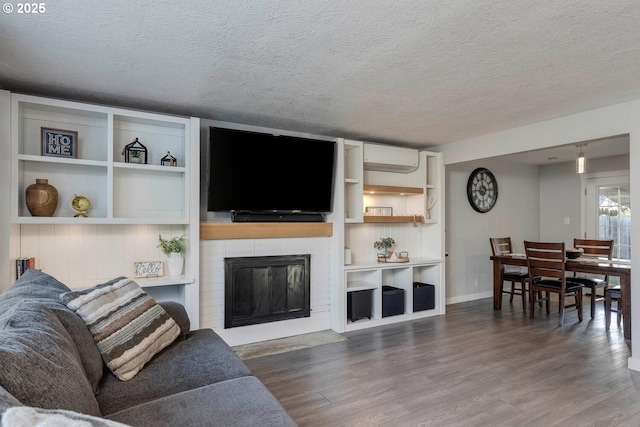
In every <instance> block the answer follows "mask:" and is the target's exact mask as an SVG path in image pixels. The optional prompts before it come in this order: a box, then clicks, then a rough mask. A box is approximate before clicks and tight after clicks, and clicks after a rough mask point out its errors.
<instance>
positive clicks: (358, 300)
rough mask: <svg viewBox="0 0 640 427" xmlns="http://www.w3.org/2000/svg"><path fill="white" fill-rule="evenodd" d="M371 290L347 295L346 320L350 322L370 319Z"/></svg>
mask: <svg viewBox="0 0 640 427" xmlns="http://www.w3.org/2000/svg"><path fill="white" fill-rule="evenodd" d="M372 299H373V290H372V289H366V290H364V291H353V292H348V293H347V318H348V319H349V320H351V321H352V322H355V321H356V320H361V319H371V301H372Z"/></svg>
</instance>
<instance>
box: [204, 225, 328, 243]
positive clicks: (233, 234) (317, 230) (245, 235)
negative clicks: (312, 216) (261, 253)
mask: <svg viewBox="0 0 640 427" xmlns="http://www.w3.org/2000/svg"><path fill="white" fill-rule="evenodd" d="M332 235H333V224H332V223H330V222H201V223H200V239H202V240H216V239H217V240H222V239H265V238H287V237H331V236H332Z"/></svg>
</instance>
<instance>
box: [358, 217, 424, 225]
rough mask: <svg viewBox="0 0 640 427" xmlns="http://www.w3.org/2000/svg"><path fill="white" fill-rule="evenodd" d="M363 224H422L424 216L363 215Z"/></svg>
mask: <svg viewBox="0 0 640 427" xmlns="http://www.w3.org/2000/svg"><path fill="white" fill-rule="evenodd" d="M364 222H367V223H374V222H395V223H409V224H410V223H413V222H415V223H424V216H422V215H394V216H382V215H368V216H367V215H365V216H364Z"/></svg>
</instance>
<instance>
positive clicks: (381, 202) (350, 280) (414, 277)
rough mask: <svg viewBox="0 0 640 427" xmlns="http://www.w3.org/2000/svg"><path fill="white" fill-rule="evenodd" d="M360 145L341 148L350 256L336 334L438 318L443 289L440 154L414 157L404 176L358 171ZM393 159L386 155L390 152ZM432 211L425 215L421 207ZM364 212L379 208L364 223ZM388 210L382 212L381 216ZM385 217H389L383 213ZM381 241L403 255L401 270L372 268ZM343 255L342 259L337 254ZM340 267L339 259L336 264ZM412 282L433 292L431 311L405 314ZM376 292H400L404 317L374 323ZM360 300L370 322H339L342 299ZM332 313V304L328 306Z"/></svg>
mask: <svg viewBox="0 0 640 427" xmlns="http://www.w3.org/2000/svg"><path fill="white" fill-rule="evenodd" d="M366 144H368V143H366V142H362V141H351V140H343V141H342V145H341V147H342V156H343V158H342V159H341V164H342V169H341V170H339V171H338V175H339V176H340V177H341V182H343V184H342V185H343V188H342V189H340V190H341V192H342V196H343V197H344V228H343V230H341V231H342V239H341V243H343V245H344V246H345V248H349V249H350V250H351V261H352V263H351V264H347V263H346V260H345V262H344V263H343V266H342V268H341V272H340V274H339V279H338V280H339V283H338V291H337V293H336V294H337V300H339V301H340V304H339V306H340V311H339V312H338V313H334V317H333V322H332V325H333V327H334V328H335V329H336V330H338V331H339V332H343V331H350V330H356V329H362V328H369V327H374V326H379V325H384V324H388V323H395V322H401V321H406V320H410V319H417V318H422V317H429V316H434V315H439V314H444V312H445V281H444V272H445V271H444V258H445V254H444V200H443V199H444V197H443V195H444V191H443V185H444V167H443V162H442V155H441V154H440V153H434V152H428V151H419V152H417V150H416V152H417V156H418V159H419V163H418V167H417V169H415V170H414V171H411V172H406V173H404V172H395V171H381V170H375V168H372V169H370V170H365V167H364V162H363V152H364V148H365V145H366ZM392 151H393V150H392ZM430 198H431V199H432V200H433V202H435V203H434V204H433V206H430V208H431V209H429V210H427V206H428V204H429V203H428V201H429V199H430ZM371 208H385V211H384V212H383V214H379V213H380V211H379V210H378V211H377V212H376V215H371V214H370V213H371V212H372V211H373V210H372V209H371ZM389 208H390V209H389ZM389 210H390V211H391V212H390V214H388V213H389V212H386V211H389ZM382 237H392V238H393V239H394V240H395V241H396V246H395V247H394V250H395V251H407V252H408V253H409V259H410V260H409V262H377V252H378V251H377V250H376V249H375V248H374V247H373V243H374V242H375V241H376V240H378V239H379V238H382ZM342 255H344V252H343V253H342ZM341 259H344V256H343V258H341ZM414 282H420V283H427V284H431V285H433V286H434V288H435V301H434V302H435V306H434V308H433V309H428V310H420V311H415V312H414V311H413V288H414ZM383 286H393V287H396V288H400V289H403V290H404V307H405V309H404V313H401V314H398V315H393V316H387V317H383V316H382V306H383ZM359 291H370V292H366V295H370V298H371V316H370V317H369V318H367V319H362V320H357V321H355V322H352V321H351V320H350V319H348V317H347V300H348V295H349V293H352V292H359ZM336 305H338V304H336Z"/></svg>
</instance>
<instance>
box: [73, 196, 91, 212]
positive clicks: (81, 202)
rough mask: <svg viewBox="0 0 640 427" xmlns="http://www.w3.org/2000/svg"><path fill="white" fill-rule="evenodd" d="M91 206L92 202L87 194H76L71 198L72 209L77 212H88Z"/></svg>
mask: <svg viewBox="0 0 640 427" xmlns="http://www.w3.org/2000/svg"><path fill="white" fill-rule="evenodd" d="M90 207H91V202H90V201H89V199H87V198H86V197H85V196H75V197H74V198H73V200H71V209H73V210H74V211H76V212H86V211H87V210H89V208H90Z"/></svg>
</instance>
